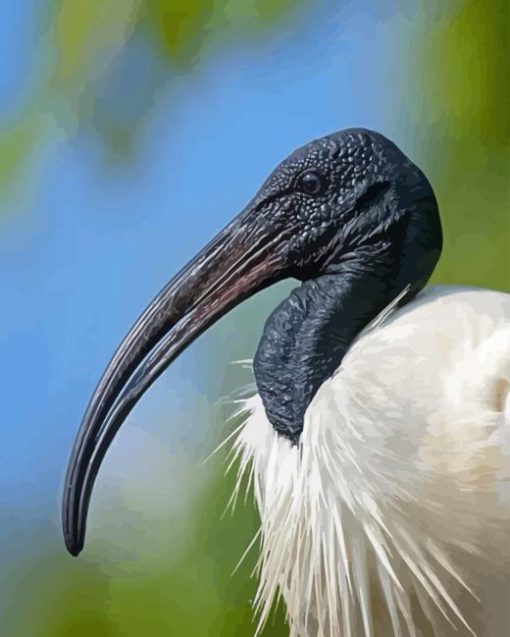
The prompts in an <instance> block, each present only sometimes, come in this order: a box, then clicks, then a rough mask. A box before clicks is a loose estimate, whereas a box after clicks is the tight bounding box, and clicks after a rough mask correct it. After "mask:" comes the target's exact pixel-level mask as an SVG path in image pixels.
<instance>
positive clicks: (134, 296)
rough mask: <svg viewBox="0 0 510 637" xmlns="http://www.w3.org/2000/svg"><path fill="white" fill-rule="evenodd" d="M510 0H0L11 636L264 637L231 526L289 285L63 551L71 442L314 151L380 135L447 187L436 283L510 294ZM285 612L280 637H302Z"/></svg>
mask: <svg viewBox="0 0 510 637" xmlns="http://www.w3.org/2000/svg"><path fill="white" fill-rule="evenodd" d="M509 24H510V16H509V5H508V2H507V0H492V2H486V1H485V0H427V1H426V0H400V1H399V0H382V1H380V0H378V1H376V0H371V1H370V0H335V1H332V0H330V1H327V0H319V1H316V2H310V1H308V2H307V1H306V0H102V1H101V2H90V0H25V1H24V2H15V1H14V0H10V1H9V0H7V1H6V2H2V3H1V5H0V34H1V35H0V41H1V42H2V56H1V59H0V290H1V303H2V305H1V307H2V311H1V313H0V355H1V358H0V361H1V363H0V377H1V383H0V392H1V394H0V395H1V399H2V416H1V422H2V434H3V435H2V438H3V440H2V444H1V446H0V564H1V568H0V633H1V634H2V636H3V637H61V636H73V637H81V636H84V637H85V636H86V637H89V636H97V637H103V636H108V637H117V636H121V635H122V636H127V637H142V636H143V637H146V636H147V635H148V636H153V637H160V636H161V637H163V636H165V637H167V636H174V635H175V636H177V635H199V636H200V635H213V636H216V635H222V636H223V635H225V636H232V637H233V636H241V637H242V636H244V635H246V636H248V635H251V634H253V631H254V626H255V625H254V624H253V621H252V613H251V607H250V600H251V599H252V597H253V595H254V591H255V585H256V583H255V581H254V579H253V578H251V571H252V569H253V566H254V563H255V558H256V550H255V551H252V552H251V553H250V554H249V556H248V557H247V559H246V561H245V562H244V563H243V565H242V566H241V567H240V568H239V570H238V571H237V572H236V573H235V574H233V575H232V572H233V570H234V568H235V566H236V564H237V562H238V560H239V558H240V556H241V555H242V553H243V551H244V549H245V547H246V546H247V545H248V544H249V542H250V540H251V538H252V537H253V534H254V532H255V529H256V527H257V517H256V513H255V511H254V509H253V505H252V502H251V500H250V499H248V501H247V503H241V504H240V505H239V506H238V507H237V509H236V511H235V513H234V514H233V515H231V514H230V513H229V514H227V515H225V516H224V517H223V518H222V514H223V511H224V509H225V507H226V505H227V501H228V498H229V495H230V492H231V490H232V484H233V479H234V476H233V475H227V476H226V477H225V476H224V470H225V452H224V451H220V452H219V453H218V454H217V455H216V456H214V457H213V458H212V459H211V460H209V461H208V462H206V463H204V459H205V458H206V457H207V456H208V455H209V454H210V453H211V451H212V450H213V449H214V448H215V447H216V446H217V445H218V444H219V442H220V441H221V440H222V439H223V438H224V437H225V436H226V435H227V434H228V432H229V431H231V430H232V429H233V427H234V426H235V424H236V421H235V419H234V420H231V421H228V416H229V414H230V413H232V409H233V408H232V404H231V402H229V399H228V397H229V396H232V395H235V391H236V390H237V389H238V388H240V387H243V386H245V385H246V384H247V383H250V382H251V380H252V379H251V373H250V369H249V367H248V368H245V367H242V366H239V365H232V363H231V362H232V361H235V360H239V359H246V358H250V357H251V356H252V355H253V352H254V349H255V346H256V343H257V339H258V337H259V335H260V332H261V329H262V325H263V321H264V319H265V318H266V317H267V315H268V313H269V312H270V310H271V309H272V308H273V307H274V306H275V304H276V303H277V301H278V300H279V299H281V298H282V297H283V295H285V294H287V293H288V290H289V286H292V282H291V283H284V284H281V285H279V286H277V287H276V288H274V289H271V290H268V291H267V292H264V293H262V294H260V295H258V296H257V297H256V298H253V299H251V300H249V301H247V302H246V303H245V304H244V305H243V306H241V307H240V308H238V309H237V310H235V311H234V312H233V313H232V314H230V315H229V316H227V317H226V318H224V319H222V320H221V321H220V322H219V323H218V324H217V325H216V326H215V327H214V328H212V329H211V330H210V331H209V332H208V333H207V334H206V335H204V336H203V337H201V338H200V339H199V340H198V341H197V342H196V343H195V344H194V345H193V346H192V347H190V349H189V350H188V351H187V352H186V353H185V354H184V355H182V356H181V357H180V359H179V360H178V361H177V362H176V363H174V365H173V366H172V367H171V368H170V369H169V370H168V371H167V372H166V373H165V374H164V375H163V377H162V378H161V379H160V380H159V381H158V383H157V384H156V385H155V386H154V387H153V389H151V391H150V392H149V393H148V395H147V396H146V397H145V398H144V399H143V401H142V402H141V403H140V405H139V406H138V407H137V409H136V410H135V411H134V412H133V414H132V415H131V416H130V417H129V419H128V422H127V423H126V425H125V426H124V427H123V429H122V431H121V433H120V435H119V436H118V438H117V440H116V442H115V444H114V446H113V448H112V450H111V452H110V453H109V455H108V458H107V460H106V462H105V463H104V466H103V468H102V470H101V473H100V475H99V478H98V481H97V486H96V490H95V494H94V498H93V501H92V507H91V511H90V519H89V527H88V543H87V546H86V549H85V551H84V553H83V554H82V555H81V556H80V558H79V559H72V558H71V557H70V556H69V555H67V553H66V552H65V550H64V545H63V541H62V538H61V531H60V519H59V516H60V497H61V489H62V484H63V478H64V472H65V468H66V464H67V460H68V456H69V453H70V450H71V447H72V443H73V440H74V436H75V433H76V430H77V427H78V425H79V422H80V419H81V416H82V414H83V411H84V409H85V407H86V404H87V401H88V399H89V397H90V395H91V392H92V391H93V389H94V386H95V384H96V382H97V380H98V377H99V375H100V373H101V372H102V371H103V369H104V367H105V365H106V364H107V362H108V360H109V358H110V356H111V354H112V353H113V350H114V349H115V347H116V345H117V344H118V342H119V341H120V339H121V337H122V336H124V334H125V332H126V331H127V329H128V328H129V327H130V326H131V324H132V323H133V321H134V320H135V319H136V317H137V316H138V314H139V313H140V312H141V310H142V309H143V308H144V307H145V305H146V304H147V303H148V301H149V300H150V299H151V298H152V296H153V295H154V294H155V293H156V292H157V291H158V290H159V289H160V288H161V287H162V286H163V284H164V283H165V282H166V281H167V280H168V279H169V278H170V276H171V275H172V274H174V273H175V272H176V271H177V269H179V268H180V266H181V265H183V264H184V263H185V262H186V261H187V260H188V259H189V258H190V257H191V256H193V255H194V254H195V252H197V250H198V249H199V248H200V247H201V246H202V245H203V244H204V243H205V242H207V241H208V240H209V239H210V238H211V237H212V236H213V235H214V234H215V233H216V232H217V231H218V230H219V229H220V228H221V227H222V226H223V225H225V224H226V223H227V221H229V220H230V218H231V217H232V216H233V215H234V214H236V213H237V212H238V211H239V210H240V209H241V208H242V206H243V205H244V204H245V203H246V202H247V201H248V200H249V199H250V198H251V196H252V195H253V194H254V192H255V191H256V189H257V188H258V186H259V185H260V183H261V182H262V180H263V179H264V178H265V177H266V175H267V174H268V173H269V171H270V170H272V168H273V167H274V166H275V165H276V164H277V163H278V162H279V161H280V160H281V159H283V158H284V157H285V156H286V155H287V154H288V153H289V152H291V151H292V150H294V148H296V147H297V146H299V145H302V144H303V143H306V142H307V141H309V140H310V139H312V138H314V137H317V136H321V135H324V134H327V133H329V132H332V131H334V130H338V129H341V128H344V127H348V126H366V127H370V128H375V129H377V130H379V131H381V132H383V133H384V134H386V135H387V136H389V137H390V138H392V139H393V140H394V141H395V142H396V143H397V144H398V145H399V146H401V148H402V149H403V150H404V151H405V152H406V153H407V154H408V155H410V156H411V157H412V158H413V159H414V161H415V162H416V163H418V164H419V165H420V167H422V168H423V169H424V171H425V172H426V174H427V175H428V176H429V178H430V180H431V181H432V183H433V185H434V188H435V190H436V193H437V195H438V199H439V204H440V209H441V212H442V218H443V222H444V229H445V247H444V252H443V257H442V259H441V262H440V265H439V267H438V269H437V272H436V274H435V276H434V282H441V283H457V284H470V285H476V286H484V287H491V288H499V289H503V290H509V288H510V256H509V255H510V228H509V226H510V209H509V183H510V181H509V178H510V166H509V162H510V157H509V122H510V118H509V112H508V107H509V103H510V102H509V97H510V91H509V82H510V68H509V40H510V38H509V33H508V29H509ZM285 634H286V630H285V625H284V621H283V613H282V610H281V609H275V613H274V617H273V619H272V621H271V622H270V624H269V625H268V626H267V627H266V629H265V631H264V635H267V636H269V635H285Z"/></svg>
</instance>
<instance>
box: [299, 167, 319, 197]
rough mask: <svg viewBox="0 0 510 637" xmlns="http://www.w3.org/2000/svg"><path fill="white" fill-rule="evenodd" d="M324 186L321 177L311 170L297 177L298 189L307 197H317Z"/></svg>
mask: <svg viewBox="0 0 510 637" xmlns="http://www.w3.org/2000/svg"><path fill="white" fill-rule="evenodd" d="M323 185H324V181H323V179H322V177H321V176H320V175H319V174H317V173H316V172H314V171H313V170H309V171H307V172H306V173H303V174H302V175H301V176H300V177H299V181H298V187H299V189H300V190H301V191H302V192H306V194H307V195H318V194H319V193H320V192H321V190H322V188H323Z"/></svg>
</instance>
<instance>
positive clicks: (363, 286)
mask: <svg viewBox="0 0 510 637" xmlns="http://www.w3.org/2000/svg"><path fill="white" fill-rule="evenodd" d="M374 266H376V267H374ZM398 270H399V269H398V264H397V262H396V261H395V258H392V254H391V253H390V251H389V250H386V249H384V247H382V248H381V249H380V250H378V251H376V250H374V248H373V247H372V246H370V247H367V248H366V249H361V250H359V251H358V252H357V253H355V254H353V255H352V258H349V259H348V260H344V261H343V262H342V263H340V264H335V265H334V266H332V267H331V269H330V270H329V272H326V273H325V274H322V275H321V276H318V277H317V278H314V279H311V280H308V281H305V282H303V283H302V284H301V286H300V287H298V288H296V289H295V290H293V291H292V293H291V295H290V296H289V297H288V298H287V299H285V300H284V301H283V302H282V303H281V304H280V305H279V306H278V307H277V308H276V310H275V311H274V312H273V313H272V314H271V316H270V317H269V319H268V321H267V322H266V325H265V327H264V331H263V335H262V338H261V341H260V343H259V347H258V349H257V352H256V355H255V358H254V372H255V379H256V382H257V387H258V390H259V394H260V396H261V399H262V402H263V404H264V408H265V410H266V413H267V417H268V419H269V421H270V422H271V424H272V425H273V427H274V428H275V429H276V430H277V431H278V433H280V434H281V435H283V436H285V437H286V438H288V439H290V440H291V441H292V442H293V443H294V444H296V443H297V442H298V441H299V437H300V435H301V432H302V430H303V426H304V416H305V412H306V409H307V407H308V405H309V404H310V402H311V401H312V399H313V397H314V396H315V394H316V392H317V390H318V389H319V387H320V386H321V385H322V383H323V382H324V381H325V380H326V379H328V378H329V377H330V376H331V375H332V374H333V373H334V372H335V370H336V369H337V368H338V367H339V365H340V363H341V362H342V359H343V357H344V355H345V353H346V352H347V350H348V348H349V346H350V345H351V343H352V342H353V340H354V339H355V338H356V336H357V335H358V334H359V333H360V332H361V331H362V330H363V329H364V328H365V327H366V326H367V325H368V324H369V323H370V322H371V321H372V320H373V319H374V318H375V317H376V316H377V315H378V314H379V313H380V312H381V311H382V310H383V309H384V308H385V307H387V306H388V305H389V304H390V303H391V301H393V300H394V299H395V297H396V296H397V295H398V294H399V293H400V292H402V290H403V289H404V288H405V286H406V284H407V283H408V281H405V280H403V278H402V276H400V274H399V271H398ZM419 287H421V285H420V286H419ZM416 291H417V289H416V288H414V289H413V293H416ZM411 295H412V293H410V294H409V295H406V299H405V300H406V301H407V300H408V299H409V298H410V296H411Z"/></svg>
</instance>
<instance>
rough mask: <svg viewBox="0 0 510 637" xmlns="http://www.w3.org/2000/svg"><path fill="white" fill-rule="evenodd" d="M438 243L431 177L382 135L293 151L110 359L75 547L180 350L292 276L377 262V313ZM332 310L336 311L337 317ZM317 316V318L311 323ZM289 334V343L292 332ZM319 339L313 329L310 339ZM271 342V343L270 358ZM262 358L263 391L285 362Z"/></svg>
mask: <svg viewBox="0 0 510 637" xmlns="http://www.w3.org/2000/svg"><path fill="white" fill-rule="evenodd" d="M440 250H441V228H440V223H439V216H438V210H437V204H436V200H435V197H434V194H433V192H432V189H431V187H430V184H429V183H428V181H427V179H426V178H425V176H424V175H423V173H422V172H421V171H420V170H419V169H418V168H417V167H416V166H415V165H414V164H413V163H412V162H411V161H410V160H409V159H408V158H407V157H406V156H405V155H404V154H403V153H402V152H401V151H400V150H399V149H398V148H397V147H396V146H395V145H394V144H393V143H391V142H390V141H389V140H387V139H386V138H384V137H383V136H382V135H380V134H378V133H374V132H372V131H368V130H364V129H350V130H344V131H341V132H339V133H335V134H332V135H328V136H326V137H323V138H322V139H319V140H316V141H313V142H311V143H309V144H307V145H306V146H304V147H303V148H300V149H299V150H297V151H296V152H294V153H293V154H292V155H290V157H288V158H287V159H286V160H285V161H283V162H282V163H281V164H280V165H279V166H278V168H277V169H276V170H275V171H274V172H273V173H272V174H271V175H270V177H269V178H268V179H267V181H266V182H265V183H264V184H263V186H262V188H261V189H260V190H259V192H258V193H257V195H256V196H255V198H254V199H253V200H252V201H251V202H250V203H249V204H248V206H247V207H246V208H245V210H244V211H243V212H242V213H241V214H240V215H239V216H238V217H236V218H235V219H234V220H233V221H232V222H231V223H230V224H229V225H228V226H227V227H226V228H225V229H224V230H223V231H222V232H220V234H219V235H218V236H217V237H216V238H215V239H213V240H212V241H211V243H209V244H208V245H207V246H206V247H205V248H204V249H203V250H202V251H201V252H200V253H199V254H198V255H197V256H196V257H195V258H194V259H193V260H192V261H191V262H190V263H189V264H188V265H187V266H185V267H184V268H183V269H182V270H181V271H180V272H179V273H178V274H177V275H176V276H175V277H174V278H173V279H172V280H171V281H170V282H169V283H168V285H167V286H166V287H165V288H164V289H163V290H162V291H161V292H160V293H159V294H158V296H157V297H156V298H155V299H154V300H153V302H152V303H151V304H150V305H149V307H148V308H147V309H146V310H145V312H144V313H143V314H142V316H141V317H140V318H139V320H138V321H137V322H136V324H135V325H134V326H133V328H132V329H131V331H130V332H129V333H128V335H127V336H126V338H125V339H124V341H123V342H122V343H121V345H120V347H119V349H118V350H117V352H116V354H115V356H114V357H113V359H112V361H111V362H110V364H109V366H108V368H107V369H106V371H105V373H104V375H103V377H102V379H101V381H100V383H99V385H98V387H97V389H96V391H95V393H94V395H93V397H92V399H91V402H90V404H89V406H88V409H87V411H86V413H85V416H84V419H83V422H82V425H81V428H80V431H79V433H78V436H77V439H76V442H75V446H74V449H73V454H72V457H71V460H70V464H69V468H68V473H67V478H66V487H65V492H64V502H63V523H64V535H65V539H66V544H67V547H68V549H69V550H70V552H71V553H73V554H77V553H78V552H79V551H80V550H81V548H82V546H83V542H84V534H85V521H86V514H87V510H88V505H89V500H90V495H91V492H92V486H93V484H94V480H95V477H96V474H97V471H98V469H99V466H100V463H101V461H102V459H103V458H104V456H105V454H106V451H107V449H108V446H109V444H110V442H111V441H112V439H113V437H114V436H115V434H116V432H117V430H118V429H119V427H120V425H121V424H122V422H123V421H124V420H125V418H126V416H127V414H128V413H129V412H130V411H131V409H132V408H133V406H134V405H135V404H136V402H137V401H138V400H139V398H140V397H141V396H142V394H143V393H144V392H145V391H146V390H147V389H148V387H149V386H150V385H151V384H152V383H153V382H154V380H155V379H156V378H157V377H158V376H159V375H160V374H161V372H162V371H163V370H164V369H165V368H166V367H167V366H168V365H169V364H170V363H171V361H172V360H174V359H175V357H176V356H177V355H178V354H179V353H180V352H181V351H182V350H183V349H184V348H185V347H186V346H187V345H189V344H190V343H191V342H192V341H193V340H194V339H195V338H196V337H197V336H198V335H199V334H201V333H202V332H203V331H204V330H205V329H207V327H209V326H210V325H212V324H213V323H214V322H215V321H216V320H217V319H218V318H219V317H220V316H222V315H223V314H225V313H226V312H228V311H229V310H230V309H231V308H233V307H234V306H235V305H236V304H238V303H239V302H241V301H242V300H244V299H245V298H247V297H248V296H250V295H252V294H254V293H255V292H257V291H258V290H261V289H262V288H264V287H267V286H268V285H271V284H272V283H274V282H276V281H279V280H281V279H284V278H287V277H295V278H297V279H299V280H301V281H305V282H307V283H308V284H310V285H311V289H315V288H314V286H315V283H316V282H318V281H319V280H320V281H326V282H328V281H329V282H330V281H331V279H329V278H325V277H336V279H335V280H339V279H341V278H342V277H344V276H345V280H346V281H348V280H350V279H351V278H352V275H353V272H367V273H369V272H371V273H373V272H374V271H375V272H376V273H377V274H376V276H375V278H376V280H377V282H378V283H377V285H375V286H372V287H371V284H368V283H367V284H366V287H365V292H366V294H365V296H366V297H367V298H369V297H370V296H371V295H373V296H376V295H377V296H378V297H381V294H382V297H384V298H378V302H377V303H376V304H374V303H366V305H368V306H370V307H369V308H368V309H367V308H365V309H364V314H370V312H373V311H375V309H376V306H377V307H378V306H379V305H380V304H381V303H386V302H389V301H391V299H392V298H394V296H395V295H396V294H398V292H400V291H401V290H402V289H403V288H404V287H405V286H406V285H407V284H408V283H409V284H411V286H412V287H413V289H415V290H416V289H419V287H421V286H422V285H423V284H424V283H425V281H426V280H427V279H428V277H429V276H430V274H431V272H432V270H433V268H434V265H435V263H436V261H437V259H438V257H439V253H440ZM346 264H349V268H347V269H346ZM328 285H329V283H328ZM326 287H328V286H326ZM326 287H325V286H322V287H321V290H323V291H324V290H325V289H326ZM381 288H383V289H384V293H381ZM358 292H359V291H358ZM358 296H360V294H359V293H358ZM361 296H363V295H361ZM302 297H303V298H302ZM313 298H314V296H313V294H312V295H311V296H310V295H306V298H305V295H301V296H300V294H299V293H297V294H296V295H294V297H293V301H292V303H293V304H294V305H297V306H300V305H301V306H303V307H304V308H305V309H306V307H305V306H307V304H310V303H312V300H313ZM361 305H362V306H363V305H364V304H363V302H361ZM319 314H320V311H319ZM333 314H334V312H332V311H331V312H329V313H328V320H332V317H333ZM273 316H274V315H273ZM294 318H295V316H294ZM281 319H282V320H281V321H279V325H278V330H276V331H275V330H272V327H274V325H273V326H271V321H270V322H269V324H268V328H266V333H265V334H266V336H269V339H268V342H270V341H271V339H272V337H273V336H274V335H276V333H277V331H278V332H280V333H281V332H283V333H284V334H286V333H287V332H289V331H290V332H291V330H286V329H285V316H283V315H281ZM276 322H278V321H276ZM290 327H291V325H290V324H289V328H290ZM312 328H313V329H312ZM316 328H317V325H316V324H315V323H314V324H313V325H311V331H312V332H313V333H316V332H317V329H316ZM267 330H269V331H267ZM271 330H272V331H271ZM320 331H321V330H318V332H320ZM287 336H290V341H289V342H290V343H291V344H292V341H293V337H292V333H290V334H287ZM305 336H306V335H305ZM319 340H320V337H319ZM305 341H306V338H305ZM314 345H315V340H314V342H312V343H310V347H313V346H314ZM270 349H271V348H269V350H268V349H267V348H266V349H265V353H266V354H267V353H269V358H271V351H270ZM277 350H278V348H277V347H276V353H277V354H278V351H277ZM291 350H292V348H291V347H288V348H286V351H285V352H282V357H281V358H280V359H279V363H281V364H286V363H287V362H288V361H289V360H290V359H291V355H290V352H291ZM259 352H260V348H259ZM263 359H264V356H260V355H259V354H258V355H257V359H256V361H255V362H256V366H255V371H256V376H257V381H258V382H259V381H260V383H259V385H260V386H261V395H262V394H263V393H264V392H265V390H266V388H268V390H269V391H270V392H273V393H274V388H271V386H270V385H271V382H270V378H271V374H272V377H273V378H276V376H277V373H278V369H277V368H278V356H276V358H275V357H274V356H273V360H272V361H269V362H270V363H271V364H274V363H275V361H276V367H275V368H274V369H273V371H272V372H271V374H269V375H268V374H266V370H265V369H264V360H263ZM273 367H274V365H273ZM275 374H276V376H275ZM312 375H313V370H312ZM268 379H269V380H268ZM314 382H315V384H316V381H314ZM305 385H306V381H305ZM309 394H310V395H312V394H313V391H310V392H309ZM266 396H267V397H268V400H273V399H272V398H271V397H270V396H269V394H267V392H266ZM262 397H263V399H264V395H262ZM308 399H309V396H308V397H307V399H306V400H308ZM306 400H304V401H302V402H303V404H304V403H305V402H306ZM265 404H266V401H265ZM302 407H303V406H302ZM301 411H303V408H301ZM269 412H271V409H269V411H268V413H269ZM269 415H270V419H271V421H272V422H273V424H274V425H275V427H277V429H278V430H279V431H281V433H283V434H284V435H287V436H288V437H290V438H291V439H294V438H295V432H296V430H297V429H296V427H297V428H299V427H298V426H297V425H296V423H294V425H293V427H294V429H293V430H292V431H291V430H289V429H286V426H287V425H286V424H285V418H283V420H279V419H278V418H276V417H275V419H274V420H273V418H272V417H271V414H270V413H269ZM289 432H290V433H289Z"/></svg>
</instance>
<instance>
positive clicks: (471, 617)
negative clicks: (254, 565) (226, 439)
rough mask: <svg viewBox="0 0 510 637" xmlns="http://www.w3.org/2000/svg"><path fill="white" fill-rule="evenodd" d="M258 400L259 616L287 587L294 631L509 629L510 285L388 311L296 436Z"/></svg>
mask: <svg viewBox="0 0 510 637" xmlns="http://www.w3.org/2000/svg"><path fill="white" fill-rule="evenodd" d="M245 409H246V410H247V412H248V414H249V416H248V418H247V421H246V424H245V426H244V428H243V429H242V431H241V433H240V434H239V436H238V438H237V440H236V442H235V450H236V452H237V453H238V455H239V456H240V457H241V465H240V466H241V473H243V472H252V476H251V479H250V483H251V482H252V483H253V484H254V485H255V494H256V500H257V504H258V507H259V510H260V518H261V540H262V541H261V557H260V564H259V566H260V585H259V591H258V596H257V602H256V603H257V607H258V609H259V611H260V617H261V622H262V623H263V622H264V621H265V619H266V618H267V614H268V612H269V610H270V608H271V606H272V602H273V598H274V597H275V595H276V594H277V592H278V591H281V594H282V596H283V598H284V601H285V605H286V608H287V616H288V621H289V626H290V634H291V635H292V636H295V637H298V636H299V637H305V636H307V635H328V636H330V637H337V636H338V637H340V636H342V637H361V636H366V637H370V636H376V637H386V636H389V635H417V636H421V637H427V636H429V635H437V636H438V637H447V636H449V635H468V634H475V635H478V636H479V637H503V635H505V634H506V632H505V630H506V629H505V627H509V626H510V622H509V612H510V611H509V600H510V571H509V566H510V542H509V537H510V526H509V519H510V518H509V516H510V295H506V294H503V293H498V292H493V291H489V290H479V289H469V288H458V287H435V288H430V289H427V290H426V291H424V292H422V293H421V294H419V295H418V297H417V298H415V299H414V300H413V301H412V302H411V303H409V304H407V305H405V306H404V307H402V308H400V309H396V310H394V311H391V312H390V313H385V314H384V315H383V316H382V317H380V318H379V319H376V321H375V322H374V324H372V325H371V326H369V328H368V329H367V330H365V332H364V333H363V334H361V335H360V336H359V338H358V339H357V340H356V341H355V342H354V343H353V345H352V346H351V348H350V349H349V350H348V351H347V353H346V355H345V357H344V359H343V361H342V363H341V365H340V367H339V368H338V370H337V371H336V373H335V374H334V375H333V376H332V377H331V378H329V379H328V380H326V381H325V382H324V383H323V384H322V386H321V387H320V389H319V390H318V392H317V394H316V395H315V397H314V399H313V400H312V402H311V403H310V405H309V407H308V409H307V411H306V414H305V424H304V429H303V434H302V437H301V440H300V442H299V444H298V445H293V444H292V443H291V442H290V441H288V440H286V439H285V438H282V437H281V436H279V435H278V434H277V433H276V432H275V431H274V429H273V427H272V426H271V424H270V422H269V421H268V419H267V417H266V414H265V411H264V408H263V406H262V402H261V400H260V398H259V397H258V396H254V397H253V398H251V399H249V400H248V401H247V402H246V404H245Z"/></svg>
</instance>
